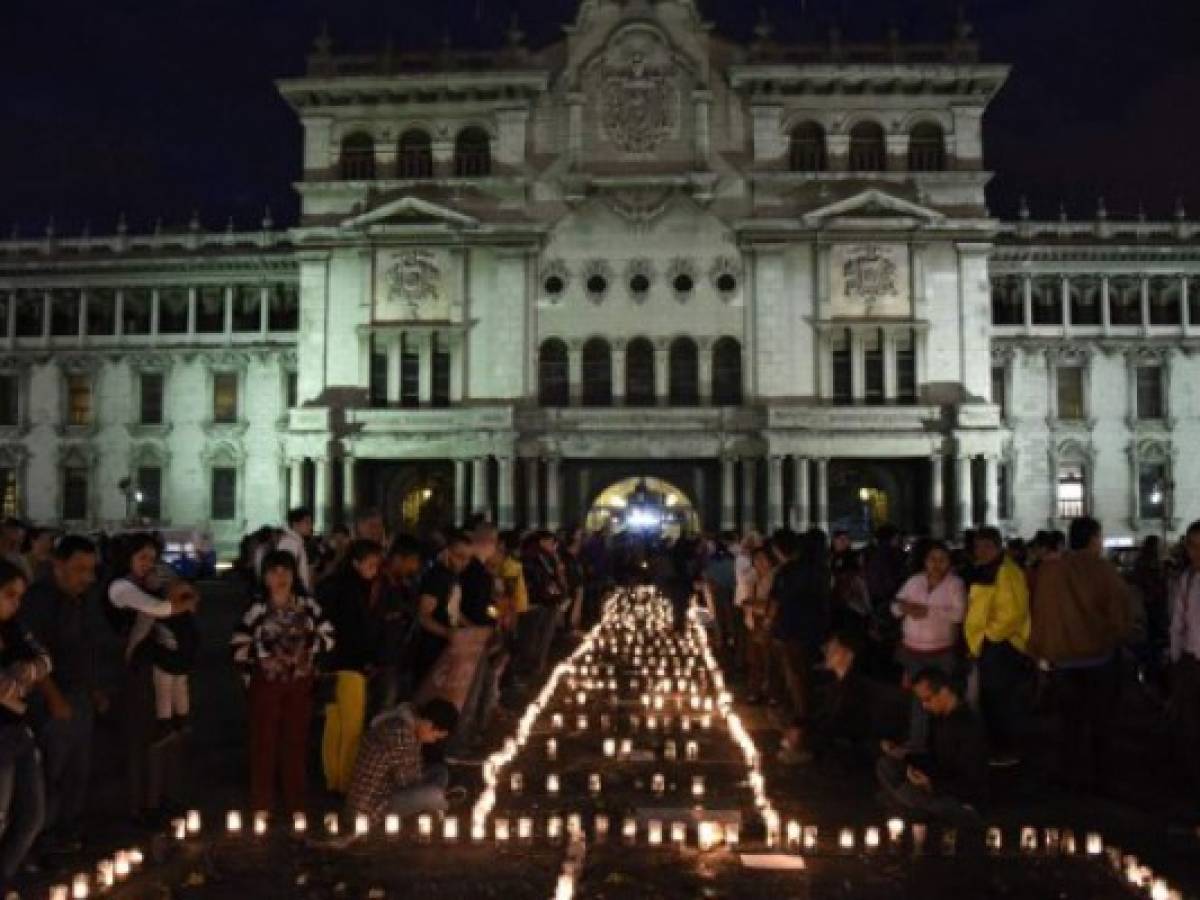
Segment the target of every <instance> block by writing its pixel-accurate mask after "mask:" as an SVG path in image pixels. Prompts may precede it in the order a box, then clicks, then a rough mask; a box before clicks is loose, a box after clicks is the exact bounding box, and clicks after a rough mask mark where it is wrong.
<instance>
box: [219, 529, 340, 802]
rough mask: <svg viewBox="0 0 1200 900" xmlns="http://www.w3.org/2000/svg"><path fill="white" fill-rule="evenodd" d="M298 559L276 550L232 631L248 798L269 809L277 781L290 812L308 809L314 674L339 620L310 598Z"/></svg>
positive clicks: (264, 562)
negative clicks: (245, 730)
mask: <svg viewBox="0 0 1200 900" xmlns="http://www.w3.org/2000/svg"><path fill="white" fill-rule="evenodd" d="M300 590H302V588H301V585H300V577H299V574H298V572H297V570H296V558H295V557H294V556H292V554H291V553H288V552H287V551H278V550H277V551H272V552H270V553H268V554H267V555H266V556H265V557H264V558H263V561H262V579H261V590H260V593H259V595H258V597H256V598H255V600H254V601H253V602H252V603H251V604H250V608H249V609H247V610H246V614H245V616H243V617H242V621H241V622H240V623H239V624H238V626H237V628H235V629H234V632H233V638H232V641H231V643H232V645H233V658H234V662H235V663H236V665H237V666H238V668H239V669H240V671H241V675H242V678H243V679H244V680H245V682H246V686H247V691H248V707H249V718H250V802H251V805H252V807H253V809H254V810H255V811H256V812H257V811H263V812H271V811H273V809H274V807H275V792H276V787H277V781H278V782H279V787H281V788H282V794H283V805H284V808H285V810H286V811H287V812H299V811H302V810H303V809H304V808H305V791H306V783H307V777H306V773H305V758H306V754H307V742H308V728H309V723H310V721H311V720H312V705H313V680H314V676H315V674H316V671H317V666H318V663H319V661H320V658H321V657H323V656H324V655H326V654H328V653H329V652H330V651H331V650H332V649H333V642H334V632H333V626H332V625H331V624H330V623H329V621H328V620H327V619H326V618H325V614H324V613H323V612H322V611H321V607H320V606H319V605H318V604H317V602H316V601H315V600H313V599H311V598H309V597H306V596H304V595H303V594H302V593H299V591H300Z"/></svg>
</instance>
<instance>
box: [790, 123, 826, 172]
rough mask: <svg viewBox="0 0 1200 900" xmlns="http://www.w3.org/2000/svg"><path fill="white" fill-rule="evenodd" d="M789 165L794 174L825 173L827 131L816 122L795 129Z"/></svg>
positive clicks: (801, 124)
mask: <svg viewBox="0 0 1200 900" xmlns="http://www.w3.org/2000/svg"><path fill="white" fill-rule="evenodd" d="M788 165H789V168H790V169H791V170H792V171H793V172H824V171H825V129H823V128H822V127H821V126H820V125H818V124H817V123H816V122H802V123H800V124H799V125H797V126H796V127H795V128H793V129H792V137H791V147H790V151H789V156H788Z"/></svg>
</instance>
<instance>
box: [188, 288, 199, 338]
mask: <svg viewBox="0 0 1200 900" xmlns="http://www.w3.org/2000/svg"><path fill="white" fill-rule="evenodd" d="M196 293H197V291H196V287H195V285H193V286H191V287H189V288H188V289H187V304H188V305H187V333H188V334H189V335H194V334H195V333H196Z"/></svg>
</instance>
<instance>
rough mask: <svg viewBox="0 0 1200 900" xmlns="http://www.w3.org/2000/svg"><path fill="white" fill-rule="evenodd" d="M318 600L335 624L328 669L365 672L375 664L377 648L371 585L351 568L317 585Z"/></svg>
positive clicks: (336, 573)
mask: <svg viewBox="0 0 1200 900" xmlns="http://www.w3.org/2000/svg"><path fill="white" fill-rule="evenodd" d="M317 601H318V602H319V603H320V604H321V609H322V610H324V612H325V615H326V616H327V617H328V618H329V621H330V623H332V625H333V632H334V635H333V641H334V643H333V653H331V654H330V656H329V667H330V668H331V669H332V670H333V671H335V672H362V671H364V670H365V669H366V668H367V667H368V666H370V665H372V664H373V663H374V662H375V661H376V658H377V655H378V654H377V646H378V645H377V642H376V636H375V634H374V633H373V632H374V629H373V624H372V621H371V618H372V617H371V582H369V581H366V580H364V579H363V578H362V577H361V576H360V575H359V574H358V572H356V571H355V570H354V569H353V568H352V567H347V568H344V569H341V570H340V571H338V572H335V573H334V574H333V575H330V576H329V577H328V578H326V579H325V580H324V581H322V582H321V583H320V584H318V585H317Z"/></svg>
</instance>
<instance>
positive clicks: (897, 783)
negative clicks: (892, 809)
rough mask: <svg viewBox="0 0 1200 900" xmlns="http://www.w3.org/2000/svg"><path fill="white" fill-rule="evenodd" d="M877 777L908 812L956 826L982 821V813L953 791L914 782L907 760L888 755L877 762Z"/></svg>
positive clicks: (888, 795)
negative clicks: (911, 780) (929, 787)
mask: <svg viewBox="0 0 1200 900" xmlns="http://www.w3.org/2000/svg"><path fill="white" fill-rule="evenodd" d="M875 777H876V778H877V779H879V785H880V787H882V788H883V793H884V794H885V795H886V796H887V797H888V799H889V800H891V801H892V802H893V803H895V804H897V805H898V806H900V807H902V808H903V809H904V810H905V811H907V812H910V813H917V814H919V815H921V816H928V817H929V818H931V819H934V820H936V821H941V822H950V823H951V824H954V825H963V826H971V825H977V824H978V823H979V813H978V812H976V811H975V809H974V808H972V807H970V806H968V805H967V804H965V803H963V802H962V801H961V800H958V799H956V798H955V797H951V796H950V795H949V794H939V793H938V792H937V789H936V787H935V789H934V790H932V791H923V790H921V789H920V788H918V787H916V786H915V785H913V784H911V783H910V782H909V780H908V762H907V761H906V760H903V759H894V758H892V757H890V756H888V755H887V754H884V755H883V756H881V757H879V762H878V763H876V764H875Z"/></svg>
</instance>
